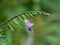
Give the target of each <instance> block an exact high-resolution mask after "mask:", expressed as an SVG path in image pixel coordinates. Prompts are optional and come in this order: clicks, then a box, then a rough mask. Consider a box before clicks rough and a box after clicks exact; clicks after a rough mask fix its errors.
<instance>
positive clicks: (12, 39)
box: [0, 0, 60, 45]
mask: <svg viewBox="0 0 60 45" xmlns="http://www.w3.org/2000/svg"><path fill="white" fill-rule="evenodd" d="M26 11H43V12H46V13H49V14H50V15H49V16H45V15H44V16H36V17H34V18H31V19H30V21H32V23H33V22H35V24H36V26H33V30H32V31H31V32H30V31H27V30H26V29H24V27H23V28H22V29H20V28H19V27H17V25H15V24H14V23H13V24H12V25H13V28H11V29H9V28H7V24H6V25H2V27H1V26H0V45H60V0H0V24H1V23H3V22H5V21H6V20H8V19H10V18H12V17H14V16H16V15H19V14H21V13H23V12H26ZM16 19H17V18H16ZM16 19H14V20H16ZM33 19H34V20H33ZM18 23H20V22H18ZM8 24H9V23H8ZM21 24H22V23H21ZM23 25H24V24H22V26H23ZM22 26H21V27H22ZM13 29H15V30H14V31H12V30H13Z"/></svg>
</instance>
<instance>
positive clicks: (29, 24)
mask: <svg viewBox="0 0 60 45" xmlns="http://www.w3.org/2000/svg"><path fill="white" fill-rule="evenodd" d="M24 21H25V24H26V27H27V29H28V30H29V31H31V27H32V26H33V23H30V21H29V20H28V19H25V20H24Z"/></svg>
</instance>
